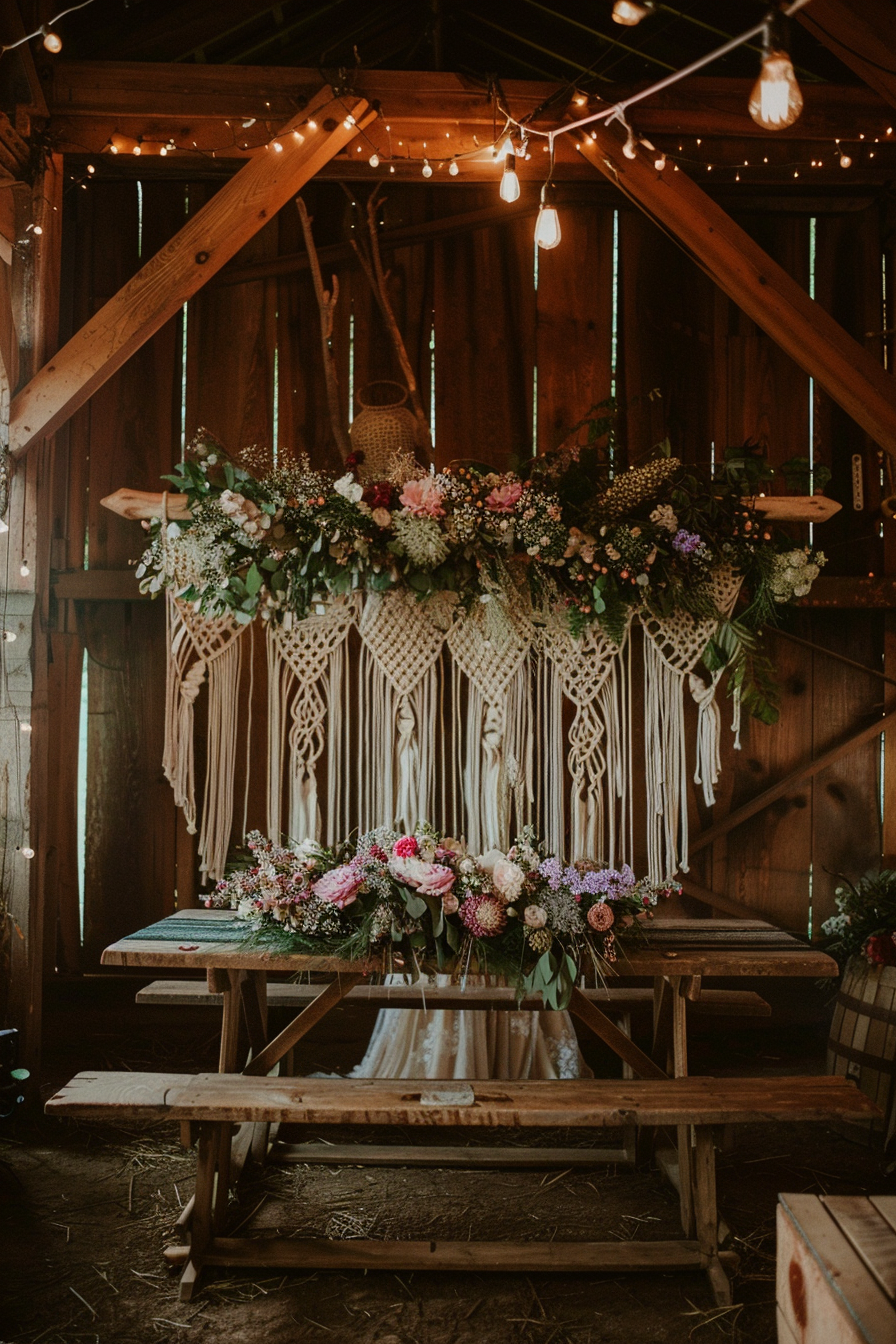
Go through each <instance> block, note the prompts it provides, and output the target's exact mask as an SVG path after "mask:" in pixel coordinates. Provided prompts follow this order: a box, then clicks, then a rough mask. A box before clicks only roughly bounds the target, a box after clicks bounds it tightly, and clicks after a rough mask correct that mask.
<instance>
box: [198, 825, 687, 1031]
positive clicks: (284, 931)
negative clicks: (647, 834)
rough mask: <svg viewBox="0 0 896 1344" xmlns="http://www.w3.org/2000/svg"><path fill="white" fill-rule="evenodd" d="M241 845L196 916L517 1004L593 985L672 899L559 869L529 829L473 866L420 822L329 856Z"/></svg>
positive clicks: (553, 1000) (588, 870) (639, 886)
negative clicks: (476, 982)
mask: <svg viewBox="0 0 896 1344" xmlns="http://www.w3.org/2000/svg"><path fill="white" fill-rule="evenodd" d="M247 846H248V857H247V858H246V859H245V861H244V863H243V864H242V865H241V866H235V867H234V869H233V871H232V872H231V874H230V876H228V877H227V878H226V879H225V880H224V881H221V882H219V883H218V884H217V886H216V887H215V889H214V891H213V892H212V894H211V895H210V896H209V897H208V898H207V900H206V904H207V905H208V906H211V907H215V908H219V909H220V908H230V909H233V910H235V911H236V914H237V916H238V918H240V919H243V920H245V921H246V923H247V928H248V931H249V936H250V937H251V938H252V939H253V940H255V941H260V942H263V943H267V944H270V945H273V946H277V947H288V948H289V949H290V950H291V951H296V952H306V953H317V954H329V955H336V956H342V957H346V958H348V959H351V960H367V959H369V958H370V957H371V956H372V955H377V954H381V955H383V962H384V965H385V967H386V969H391V968H393V967H400V968H402V969H404V970H405V971H409V972H410V973H411V974H412V975H414V976H416V975H417V974H419V973H420V971H421V970H422V969H425V968H430V967H432V968H436V969H438V970H456V971H458V972H459V973H461V974H466V973H467V972H469V971H470V970H471V969H472V970H475V971H478V972H483V973H484V972H488V973H491V974H496V975H503V976H505V977H506V978H507V980H508V982H509V983H510V984H512V985H513V986H515V987H516V989H517V991H518V992H519V994H520V996H522V995H524V994H531V993H537V992H539V991H540V992H541V993H542V995H543V997H544V1001H545V1003H546V1004H547V1005H548V1006H549V1007H555V1008H562V1007H565V1006H566V1004H567V1002H568V1000H569V995H570V993H571V991H572V987H573V985H574V984H575V980H576V976H577V975H578V974H579V973H580V971H581V970H582V969H583V968H584V967H585V965H586V964H587V963H588V961H589V960H590V962H591V964H592V965H593V966H594V967H595V969H596V970H597V971H598V973H600V972H601V969H602V968H605V966H606V964H607V963H612V962H613V961H615V959H616V950H615V943H616V938H617V936H619V935H621V936H625V935H626V934H629V933H633V932H635V931H636V930H637V929H638V927H639V921H640V920H641V919H643V918H648V919H649V918H652V917H653V907H654V906H655V905H656V904H657V902H658V901H660V900H661V899H663V898H664V897H667V896H669V895H671V894H672V893H673V891H677V890H678V888H677V887H676V885H675V884H674V883H670V884H668V885H666V886H662V887H657V886H652V885H650V884H649V883H647V882H646V881H644V880H640V881H639V880H638V879H637V878H636V877H635V875H634V873H633V872H632V870H631V868H629V866H628V865H627V864H625V865H623V866H622V867H621V868H619V869H615V868H608V867H606V866H602V865H600V864H598V863H594V862H590V861H588V862H580V863H573V864H569V865H565V864H564V863H563V862H562V861H561V860H560V859H559V858H557V857H556V856H555V855H548V854H546V853H545V852H544V848H543V846H541V845H540V844H539V842H538V840H537V838H536V836H535V835H534V833H533V832H532V830H531V829H527V830H526V831H524V833H523V835H522V836H521V837H520V838H519V839H518V840H517V841H516V843H515V844H514V845H513V846H512V847H511V849H510V850H509V851H508V852H507V853H506V854H503V853H501V852H500V851H499V850H491V851H490V852H489V853H487V854H483V855H480V856H478V857H474V856H473V855H471V854H468V853H467V852H466V849H465V846H464V844H463V842H462V841H459V840H454V839H451V838H448V837H445V836H442V835H440V834H439V833H438V832H437V831H435V830H433V829H432V828H431V827H430V826H428V825H425V824H424V825H421V826H419V827H418V828H417V830H416V831H415V833H414V834H413V835H400V834H398V833H397V832H396V831H392V830H389V829H388V828H385V827H382V828H380V829H378V830H375V831H370V832H368V833H367V834H366V835H362V836H361V837H360V838H359V839H358V840H357V841H356V842H354V843H352V842H349V841H346V842H345V843H343V844H340V845H337V846H335V847H334V848H330V849H327V848H324V847H323V846H321V845H319V844H317V843H316V842H315V841H311V840H305V841H303V842H302V843H301V844H298V845H295V846H292V847H290V846H284V845H280V844H276V843H275V842H274V841H272V840H269V839H265V837H264V836H262V835H261V834H260V833H259V832H257V831H253V832H252V833H251V834H250V835H249V836H248V837H247Z"/></svg>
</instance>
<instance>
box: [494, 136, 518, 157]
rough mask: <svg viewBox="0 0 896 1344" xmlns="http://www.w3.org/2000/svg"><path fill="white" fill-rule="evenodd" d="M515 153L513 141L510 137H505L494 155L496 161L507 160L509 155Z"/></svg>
mask: <svg viewBox="0 0 896 1344" xmlns="http://www.w3.org/2000/svg"><path fill="white" fill-rule="evenodd" d="M513 152H514V151H513V141H512V140H511V138H510V136H509V135H505V137H504V140H503V142H502V143H501V144H500V145H498V147H497V148H496V149H495V151H494V154H495V158H496V159H506V158H507V155H508V154H512V153H513Z"/></svg>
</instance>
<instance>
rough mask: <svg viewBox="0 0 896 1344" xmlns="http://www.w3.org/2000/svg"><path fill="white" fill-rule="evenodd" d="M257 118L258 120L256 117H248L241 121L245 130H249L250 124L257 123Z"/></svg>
mask: <svg viewBox="0 0 896 1344" xmlns="http://www.w3.org/2000/svg"><path fill="white" fill-rule="evenodd" d="M256 120H257V118H256V117H246V119H245V121H241V122H240V125H241V126H242V128H243V130H244V131H248V129H249V127H250V126H254V125H255V122H256Z"/></svg>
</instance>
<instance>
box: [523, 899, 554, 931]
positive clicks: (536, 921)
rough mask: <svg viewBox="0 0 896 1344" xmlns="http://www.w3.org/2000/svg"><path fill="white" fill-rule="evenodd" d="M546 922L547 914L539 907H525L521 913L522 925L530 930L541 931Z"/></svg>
mask: <svg viewBox="0 0 896 1344" xmlns="http://www.w3.org/2000/svg"><path fill="white" fill-rule="evenodd" d="M547 922H548V914H547V911H546V910H543V909H542V908H541V906H540V905H527V906H526V908H525V910H524V911H523V923H524V924H528V926H529V928H530V929H543V928H544V926H545V924H547Z"/></svg>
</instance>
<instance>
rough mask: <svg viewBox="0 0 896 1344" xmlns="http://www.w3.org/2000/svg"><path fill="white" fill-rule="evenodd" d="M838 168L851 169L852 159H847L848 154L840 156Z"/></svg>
mask: <svg viewBox="0 0 896 1344" xmlns="http://www.w3.org/2000/svg"><path fill="white" fill-rule="evenodd" d="M840 167H841V168H851V167H852V159H851V158H850V157H849V155H848V154H841V155H840Z"/></svg>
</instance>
